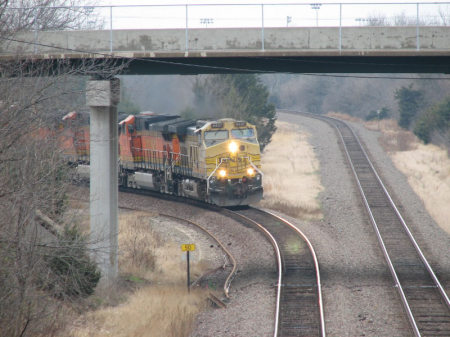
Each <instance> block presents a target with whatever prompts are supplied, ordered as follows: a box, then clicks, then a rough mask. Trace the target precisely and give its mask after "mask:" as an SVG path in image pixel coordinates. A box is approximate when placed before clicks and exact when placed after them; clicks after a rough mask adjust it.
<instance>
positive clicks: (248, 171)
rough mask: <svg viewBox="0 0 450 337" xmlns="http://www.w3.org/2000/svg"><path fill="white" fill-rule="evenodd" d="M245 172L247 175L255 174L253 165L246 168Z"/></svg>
mask: <svg viewBox="0 0 450 337" xmlns="http://www.w3.org/2000/svg"><path fill="white" fill-rule="evenodd" d="M247 174H248V175H249V176H252V175H254V174H255V170H254V169H253V167H249V168H248V169H247Z"/></svg>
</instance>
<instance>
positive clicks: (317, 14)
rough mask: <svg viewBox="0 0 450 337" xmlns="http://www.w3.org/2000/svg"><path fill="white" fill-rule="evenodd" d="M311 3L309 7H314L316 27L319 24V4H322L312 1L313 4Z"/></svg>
mask: <svg viewBox="0 0 450 337" xmlns="http://www.w3.org/2000/svg"><path fill="white" fill-rule="evenodd" d="M310 5H311V9H314V10H315V11H316V27H318V26H319V9H320V6H322V4H319V3H314V4H310Z"/></svg>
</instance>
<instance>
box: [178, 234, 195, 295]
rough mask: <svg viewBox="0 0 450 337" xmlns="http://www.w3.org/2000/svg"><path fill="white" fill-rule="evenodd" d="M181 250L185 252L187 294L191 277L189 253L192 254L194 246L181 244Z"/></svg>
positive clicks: (189, 289)
mask: <svg viewBox="0 0 450 337" xmlns="http://www.w3.org/2000/svg"><path fill="white" fill-rule="evenodd" d="M181 250H182V251H183V252H186V261H187V288H188V292H191V287H190V283H191V275H190V270H189V252H192V251H194V250H195V245H194V244H193V243H190V244H183V245H181Z"/></svg>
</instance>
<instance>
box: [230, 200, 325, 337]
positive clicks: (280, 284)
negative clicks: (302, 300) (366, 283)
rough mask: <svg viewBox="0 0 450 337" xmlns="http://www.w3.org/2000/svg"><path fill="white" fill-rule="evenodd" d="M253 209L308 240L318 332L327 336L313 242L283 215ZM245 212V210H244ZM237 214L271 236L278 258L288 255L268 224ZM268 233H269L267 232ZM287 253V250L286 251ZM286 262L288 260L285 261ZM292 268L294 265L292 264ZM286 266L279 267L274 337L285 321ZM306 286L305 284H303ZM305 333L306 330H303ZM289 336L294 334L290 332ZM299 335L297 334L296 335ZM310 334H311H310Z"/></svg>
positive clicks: (322, 336) (238, 212) (323, 336)
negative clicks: (314, 289)
mask: <svg viewBox="0 0 450 337" xmlns="http://www.w3.org/2000/svg"><path fill="white" fill-rule="evenodd" d="M251 210H256V211H258V212H260V213H261V214H263V215H266V216H268V217H269V218H274V219H276V220H277V221H278V222H281V223H283V224H284V225H286V226H287V227H288V228H290V229H292V230H294V231H295V232H296V233H297V234H298V235H299V236H300V238H301V239H302V240H303V241H304V242H306V244H307V247H308V250H309V252H310V253H311V257H312V259H313V265H314V269H315V278H316V285H317V298H318V300H317V306H318V309H319V310H318V312H319V320H320V323H319V324H318V325H319V326H320V327H319V329H318V333H319V334H320V336H321V337H325V336H326V330H325V319H324V311H323V301H322V288H321V282H320V271H319V263H318V259H317V255H316V253H315V250H314V248H313V246H312V244H311V242H310V241H309V239H308V238H307V237H306V235H305V234H304V233H303V232H302V231H300V230H299V229H298V228H297V227H296V226H295V225H293V224H292V223H290V222H289V221H287V220H286V219H283V218H282V217H280V216H278V215H276V214H274V213H272V212H270V211H266V210H262V209H259V208H254V207H253V208H250V211H251ZM243 212H245V211H243ZM234 213H235V214H236V215H237V216H239V217H241V218H243V219H245V220H247V221H248V222H250V223H252V224H255V225H256V226H257V227H258V228H260V229H261V230H262V231H263V232H264V233H265V234H266V235H268V236H269V237H270V241H271V242H272V244H273V245H274V247H277V248H276V252H277V256H278V259H282V260H283V259H285V258H286V257H285V256H283V254H282V251H281V249H280V248H279V247H280V243H277V240H276V239H275V237H274V233H272V232H271V230H269V229H268V228H266V226H265V225H264V224H263V223H261V222H260V220H255V219H253V218H250V217H248V216H246V215H244V214H242V213H241V212H240V211H237V212H234ZM267 233H268V234H267ZM284 252H285V253H286V255H289V254H287V252H286V250H285V251H284ZM284 263H286V262H284ZM290 267H291V268H292V266H290ZM285 269H286V266H285V265H284V267H282V266H281V265H279V267H278V289H277V310H276V319H275V329H274V337H277V336H278V335H279V330H280V324H282V323H283V322H282V321H281V322H280V320H281V318H280V314H281V308H282V306H283V303H282V302H281V289H282V287H286V286H289V284H284V283H285V281H283V273H282V270H283V271H285ZM303 286H304V285H303ZM301 325H302V322H299V326H301ZM299 333H300V334H301V335H303V334H302V331H301V328H300V329H299ZM303 333H304V332H303ZM280 336H284V335H280ZM289 336H294V335H291V334H289ZM295 336H297V335H295ZM308 336H310V335H309V334H308Z"/></svg>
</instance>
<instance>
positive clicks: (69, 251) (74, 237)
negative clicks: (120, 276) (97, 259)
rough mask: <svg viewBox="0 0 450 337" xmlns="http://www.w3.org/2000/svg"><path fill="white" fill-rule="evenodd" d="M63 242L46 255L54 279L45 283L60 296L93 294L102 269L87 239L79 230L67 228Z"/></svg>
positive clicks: (63, 235)
mask: <svg viewBox="0 0 450 337" xmlns="http://www.w3.org/2000/svg"><path fill="white" fill-rule="evenodd" d="M60 241H61V242H63V243H64V244H62V245H61V247H60V248H58V249H57V250H56V251H55V252H52V254H51V255H50V256H48V257H47V258H46V260H47V263H48V265H49V267H50V269H51V270H52V271H53V273H54V276H53V277H52V278H53V281H54V282H51V283H49V284H47V285H46V289H49V290H52V291H53V292H54V294H55V295H56V296H57V297H66V296H68V297H78V296H87V295H91V294H92V293H93V292H94V289H95V287H96V285H97V283H98V281H99V280H100V276H101V275H100V271H99V270H98V268H97V266H96V264H95V263H94V262H93V261H92V260H91V259H90V257H89V256H88V254H87V252H86V240H85V238H84V237H83V236H82V235H80V233H79V231H78V229H77V228H76V227H75V226H73V227H66V228H65V230H64V233H63V234H62V237H61V238H60Z"/></svg>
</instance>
